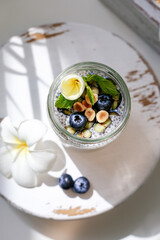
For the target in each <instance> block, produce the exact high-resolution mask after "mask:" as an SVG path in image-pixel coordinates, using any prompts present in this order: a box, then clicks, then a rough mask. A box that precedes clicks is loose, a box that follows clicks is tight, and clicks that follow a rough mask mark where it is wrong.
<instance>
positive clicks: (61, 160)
mask: <svg viewBox="0 0 160 240" xmlns="http://www.w3.org/2000/svg"><path fill="white" fill-rule="evenodd" d="M37 149H47V150H50V151H53V149H54V151H56V153H57V158H56V161H55V163H54V164H53V166H52V168H51V169H50V171H49V173H48V174H49V175H50V176H52V177H56V178H58V177H60V176H61V175H62V173H63V172H64V171H65V170H66V156H65V154H64V151H63V150H62V149H61V148H60V147H59V146H58V145H57V144H56V143H55V142H53V141H51V140H47V141H44V142H42V141H40V142H39V143H38V144H36V147H35V150H37Z"/></svg>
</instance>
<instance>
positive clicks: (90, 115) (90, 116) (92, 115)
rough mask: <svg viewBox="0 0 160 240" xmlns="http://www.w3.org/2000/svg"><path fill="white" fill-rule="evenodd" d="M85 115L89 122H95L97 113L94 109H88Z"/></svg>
mask: <svg viewBox="0 0 160 240" xmlns="http://www.w3.org/2000/svg"><path fill="white" fill-rule="evenodd" d="M84 115H85V116H86V117H87V119H88V121H90V122H91V121H93V120H94V118H95V115H96V113H95V111H94V110H93V109H92V108H87V109H86V111H85V114H84Z"/></svg>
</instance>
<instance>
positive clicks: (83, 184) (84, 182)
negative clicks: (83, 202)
mask: <svg viewBox="0 0 160 240" xmlns="http://www.w3.org/2000/svg"><path fill="white" fill-rule="evenodd" d="M89 188H90V183H89V181H88V179H87V178H85V177H79V178H77V179H76V180H75V181H74V185H73V189H74V191H75V192H76V193H86V192H87V191H88V189H89Z"/></svg>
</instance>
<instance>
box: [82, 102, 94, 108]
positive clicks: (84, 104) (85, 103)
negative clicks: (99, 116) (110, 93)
mask: <svg viewBox="0 0 160 240" xmlns="http://www.w3.org/2000/svg"><path fill="white" fill-rule="evenodd" d="M82 104H83V106H84V107H85V109H86V108H91V107H92V104H91V103H90V104H89V103H87V102H86V100H83V101H82Z"/></svg>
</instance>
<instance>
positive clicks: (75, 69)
mask: <svg viewBox="0 0 160 240" xmlns="http://www.w3.org/2000/svg"><path fill="white" fill-rule="evenodd" d="M86 71H90V72H94V73H96V74H101V75H103V74H104V75H105V76H106V75H107V77H109V78H110V79H112V80H113V81H114V82H115V84H116V86H117V87H118V89H119V91H120V92H121V95H122V98H123V100H124V110H123V114H122V116H121V121H120V123H119V124H118V126H116V127H115V128H114V129H113V131H111V132H109V133H107V134H105V135H103V136H99V137H97V138H94V139H93V138H88V139H87V138H80V137H78V136H76V135H72V134H71V133H69V132H68V131H67V130H66V129H65V128H64V126H62V124H61V123H60V121H59V120H58V119H57V117H56V114H55V113H56V111H57V108H56V107H55V101H56V95H57V90H58V89H59V87H60V84H61V81H62V79H64V77H66V76H67V75H69V74H81V75H82V74H83V72H86ZM47 107H48V113H49V118H50V120H51V125H52V127H53V130H54V131H55V132H56V134H57V135H58V136H59V137H60V139H61V141H62V143H63V144H64V145H65V146H66V147H69V146H71V147H76V148H80V149H95V148H99V147H102V146H104V145H106V144H108V143H110V142H112V141H113V140H114V139H116V138H117V137H118V136H119V134H120V133H121V132H122V130H123V129H124V127H125V126H126V123H127V120H128V118H129V115H130V109H131V99H130V94H129V91H128V88H127V86H126V84H125V82H124V80H123V79H122V78H121V76H120V75H119V74H118V73H117V72H116V71H114V70H113V69H111V68H110V67H108V66H106V65H104V64H101V63H97V62H80V63H78V64H75V65H73V66H71V67H69V68H67V69H65V70H64V71H63V72H62V73H61V74H60V75H58V77H57V78H56V79H55V80H54V81H53V83H52V85H51V87H50V90H49V94H48V100H47Z"/></svg>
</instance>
